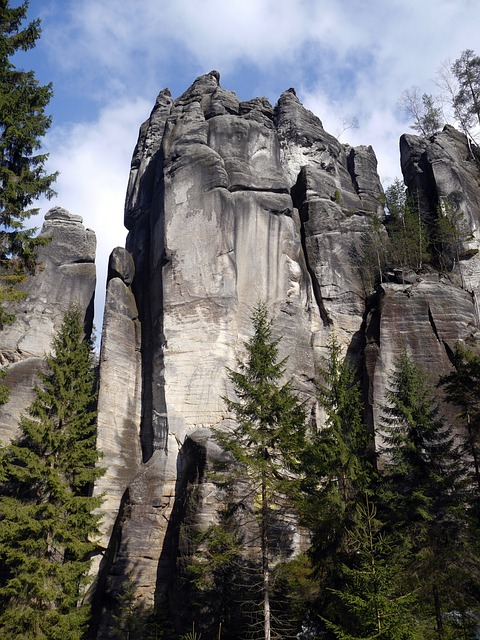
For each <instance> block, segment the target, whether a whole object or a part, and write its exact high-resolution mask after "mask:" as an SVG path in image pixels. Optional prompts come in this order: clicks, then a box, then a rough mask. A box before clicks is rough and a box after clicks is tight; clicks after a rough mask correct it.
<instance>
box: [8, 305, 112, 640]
mask: <svg viewBox="0 0 480 640" xmlns="http://www.w3.org/2000/svg"><path fill="white" fill-rule="evenodd" d="M46 365H47V370H46V372H44V373H42V372H40V373H39V378H40V384H39V385H38V386H37V387H36V388H35V399H34V401H33V402H32V404H31V405H30V407H29V409H28V411H27V414H26V415H24V416H23V417H22V418H21V421H20V434H19V436H18V438H17V439H16V440H15V441H13V442H12V443H11V444H10V445H9V446H7V447H6V450H5V451H4V474H5V479H4V482H3V484H2V494H3V495H2V496H1V497H0V563H1V578H0V628H1V629H2V638H5V640H9V639H11V640H13V639H18V638H28V639H29V640H34V639H37V638H38V639H40V638H42V639H43V638H47V639H49V640H50V639H51V640H57V639H58V640H60V639H62V640H67V639H68V640H77V639H80V638H82V636H83V634H84V632H85V627H86V624H87V622H88V616H89V607H88V605H86V604H84V603H83V601H82V597H83V595H84V590H85V587H86V585H87V582H88V580H87V573H88V570H89V566H90V557H91V554H92V552H93V551H94V549H95V544H94V543H93V542H92V537H94V536H95V534H96V533H97V528H98V523H99V517H98V516H97V515H94V514H93V511H94V509H96V508H97V507H98V506H99V505H100V503H101V499H99V498H94V497H92V496H91V487H92V483H93V482H94V480H95V479H96V478H98V477H99V476H100V475H101V473H102V470H100V469H99V468H98V467H97V466H96V463H97V461H98V459H99V454H98V452H97V450H96V424H95V412H94V410H93V408H92V404H93V403H94V400H95V390H94V387H95V381H94V370H93V357H92V350H91V345H90V343H89V341H87V340H86V339H85V338H84V336H83V323H82V322H81V318H80V313H79V311H78V309H72V310H70V311H69V312H68V313H67V314H66V315H65V318H64V321H63V324H62V326H61V329H60V330H59V332H58V334H57V335H56V337H55V338H54V341H53V352H52V353H51V354H50V355H48V356H47V357H46Z"/></svg>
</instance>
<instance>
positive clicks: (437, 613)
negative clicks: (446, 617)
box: [433, 587, 443, 640]
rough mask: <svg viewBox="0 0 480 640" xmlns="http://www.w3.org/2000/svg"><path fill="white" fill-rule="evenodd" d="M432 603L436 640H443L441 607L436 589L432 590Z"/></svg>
mask: <svg viewBox="0 0 480 640" xmlns="http://www.w3.org/2000/svg"><path fill="white" fill-rule="evenodd" d="M433 601H434V603H435V620H436V623H437V635H438V640H443V619H442V609H441V606H440V595H439V593H438V589H437V587H434V588H433Z"/></svg>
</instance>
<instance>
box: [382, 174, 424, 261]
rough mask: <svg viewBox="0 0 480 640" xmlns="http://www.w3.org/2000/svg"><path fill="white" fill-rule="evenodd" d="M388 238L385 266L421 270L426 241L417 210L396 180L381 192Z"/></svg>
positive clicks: (419, 213) (400, 183) (399, 181)
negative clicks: (383, 197) (386, 217)
mask: <svg viewBox="0 0 480 640" xmlns="http://www.w3.org/2000/svg"><path fill="white" fill-rule="evenodd" d="M385 199H386V208H387V210H388V219H387V225H386V226H387V231H388V235H389V238H390V246H389V258H388V260H389V262H390V264H391V266H393V267H403V268H410V269H415V270H418V269H421V268H422V267H423V265H424V263H425V262H428V261H429V260H430V250H429V239H428V232H427V228H426V226H425V224H424V223H423V221H422V218H421V212H420V210H419V207H418V206H415V203H414V202H413V200H412V198H411V197H409V196H408V194H407V192H406V190H405V186H404V184H403V182H402V181H401V180H399V179H398V178H397V179H396V180H394V182H393V183H392V184H391V185H390V186H389V187H388V189H387V190H386V192H385Z"/></svg>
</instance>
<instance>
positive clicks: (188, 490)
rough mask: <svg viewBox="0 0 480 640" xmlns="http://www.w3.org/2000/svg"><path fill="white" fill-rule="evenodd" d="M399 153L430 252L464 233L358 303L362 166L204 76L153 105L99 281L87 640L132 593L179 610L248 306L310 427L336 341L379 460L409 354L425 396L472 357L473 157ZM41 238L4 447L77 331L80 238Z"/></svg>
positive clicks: (275, 109)
mask: <svg viewBox="0 0 480 640" xmlns="http://www.w3.org/2000/svg"><path fill="white" fill-rule="evenodd" d="M400 151H401V162H402V170H403V172H404V176H405V181H406V184H407V185H408V187H409V191H410V193H411V194H412V196H414V198H415V202H416V203H417V205H418V211H419V215H421V216H422V217H423V219H424V221H425V222H426V224H427V225H428V226H429V228H430V231H431V233H432V234H433V233H434V231H433V230H434V228H435V225H436V220H437V218H438V216H439V215H441V212H442V207H443V208H444V207H446V206H453V205H454V206H455V208H456V209H455V210H456V211H458V212H459V213H461V214H462V216H463V218H464V220H465V224H466V227H467V231H468V232H467V233H465V234H464V238H463V239H462V242H461V246H460V247H459V248H458V251H457V254H456V256H454V259H452V260H451V262H450V264H449V265H447V266H446V267H445V268H443V269H442V271H441V272H440V271H438V270H436V269H435V268H434V266H432V265H430V266H429V267H428V268H426V269H423V270H421V271H420V270H419V271H417V272H410V273H398V272H395V271H392V274H391V277H390V278H386V279H383V281H382V282H381V283H379V286H378V287H377V288H376V289H375V290H374V289H373V288H370V289H369V288H368V287H366V286H365V283H364V281H363V280H362V278H361V273H360V270H359V265H358V263H356V262H355V261H354V260H352V255H353V254H354V253H355V249H356V248H358V247H359V246H360V245H361V243H362V240H363V238H364V234H366V233H367V234H368V233H370V229H371V225H372V219H373V220H374V221H375V222H376V224H377V226H378V225H379V226H380V227H382V225H383V223H384V215H385V214H384V205H383V202H384V195H383V191H382V186H381V184H380V181H379V178H378V175H377V171H376V158H375V154H374V151H373V149H372V148H371V147H368V146H361V147H356V148H352V147H349V146H348V145H344V144H341V143H340V142H339V141H338V140H336V139H335V138H334V137H332V136H331V135H330V134H328V133H327V132H326V131H325V130H324V128H323V125H322V123H321V121H320V120H319V119H318V118H317V117H316V116H315V115H314V114H312V113H311V112H309V111H308V110H306V109H305V108H304V107H303V106H302V105H301V103H300V102H299V100H298V99H297V97H296V95H295V91H294V90H293V89H289V90H287V91H285V92H284V93H283V94H282V95H281V96H280V98H279V100H278V103H277V104H276V105H275V106H272V105H270V104H269V102H268V101H267V100H266V99H265V98H255V99H252V100H249V101H246V102H242V101H240V100H239V99H238V98H237V96H236V95H235V94H234V93H233V92H231V91H228V90H226V89H223V88H222V87H221V86H220V83H219V74H218V73H217V72H215V71H212V72H211V73H209V74H206V75H204V76H201V77H200V78H198V79H197V80H196V81H195V82H194V83H193V85H192V86H191V87H190V88H189V89H188V90H187V91H186V92H185V93H184V94H183V95H182V96H180V97H179V98H178V99H176V100H174V99H173V98H172V96H171V95H170V92H169V91H168V90H167V89H166V90H164V91H162V92H161V93H160V94H159V96H158V98H157V100H156V103H155V106H154V108H153V111H152V113H151V115H150V118H149V119H148V120H147V121H146V122H145V123H144V124H143V125H142V126H141V128H140V133H139V138H138V143H137V146H136V148H135V150H134V154H133V158H132V165H131V172H130V179H129V184H128V190H127V197H126V204H125V226H126V227H127V229H128V230H129V234H128V238H127V243H126V248H125V249H123V248H117V249H115V250H114V251H113V253H112V255H111V259H110V264H109V272H108V278H107V294H106V304H105V314H104V322H103V331H102V344H101V350H100V364H99V398H98V446H99V448H100V449H101V450H102V452H103V453H104V458H103V460H102V462H101V464H102V466H104V467H106V469H107V472H106V474H105V475H104V476H103V477H102V478H101V479H100V480H99V482H98V484H97V486H96V487H95V491H96V493H97V494H102V495H104V497H105V502H104V504H103V507H102V509H101V512H102V515H103V523H102V536H101V540H100V545H101V553H99V555H98V557H97V558H96V564H95V571H96V572H97V573H98V578H97V581H96V596H95V606H96V612H97V614H98V615H97V618H98V620H99V626H98V629H97V637H98V638H108V637H110V632H109V629H108V626H109V611H110V610H111V609H112V608H114V607H115V603H116V602H118V596H119V594H120V593H121V592H122V589H123V588H124V587H125V586H126V585H127V584H129V583H132V584H134V585H135V587H136V590H137V593H136V595H137V596H138V597H139V602H142V603H143V604H144V606H145V607H146V608H148V607H150V606H152V605H153V603H154V601H155V600H157V601H158V600H159V599H160V598H161V597H162V594H165V593H168V594H169V597H170V600H171V602H174V604H175V608H176V610H177V613H178V612H181V610H182V602H181V594H180V593H179V592H178V590H176V589H175V584H174V580H173V577H174V574H175V567H176V563H177V562H178V561H179V560H181V555H182V554H183V553H188V544H187V545H186V544H185V540H184V539H183V538H182V531H183V528H184V527H185V525H186V524H188V526H192V527H194V528H199V529H202V528H205V527H206V526H208V524H210V523H211V522H212V521H213V520H214V518H215V508H216V494H215V489H214V486H213V484H212V483H211V479H210V477H209V473H208V471H209V467H210V465H211V463H212V460H214V459H215V458H216V457H218V456H219V455H221V452H220V451H219V449H218V447H217V445H216V444H215V442H214V441H213V440H212V438H211V429H212V427H216V428H218V427H220V428H221V427H222V425H227V424H228V420H229V416H228V415H227V413H226V410H225V405H224V402H223V400H222V396H225V395H231V392H232V389H231V386H230V383H229V381H228V378H227V375H226V367H233V368H234V367H235V366H236V362H237V359H238V358H240V359H241V358H242V356H243V343H244V341H245V340H246V339H247V338H248V337H249V336H250V332H251V326H250V324H251V323H250V316H251V312H252V309H253V307H254V306H255V305H256V303H257V302H259V301H265V302H266V303H267V304H268V307H269V309H270V313H271V315H272V317H273V318H274V332H275V335H276V336H279V337H281V338H282V340H281V343H280V348H281V355H282V356H287V355H288V358H289V359H288V375H289V376H291V377H292V378H293V381H294V386H295V388H296V390H297V391H298V393H299V394H301V395H302V397H304V398H306V399H307V401H308V402H309V406H311V408H312V416H311V419H312V420H315V419H318V420H321V416H319V415H318V409H317V408H316V406H315V385H314V380H315V378H316V376H317V375H318V368H319V364H320V362H321V358H322V356H323V355H324V353H325V345H326V344H327V341H328V338H329V336H330V335H331V333H332V332H334V333H335V334H336V336H337V337H338V338H339V339H340V341H341V342H342V344H343V345H344V347H345V349H346V350H348V355H349V357H350V359H351V361H352V362H353V363H354V364H355V366H356V367H357V369H358V373H359V376H361V379H362V383H363V389H364V395H365V401H366V406H367V417H368V420H369V424H370V427H371V429H372V438H373V439H375V438H376V439H377V441H378V434H377V433H376V426H377V424H378V412H379V409H378V407H379V405H380V404H381V403H382V402H383V399H384V394H385V388H386V385H387V378H388V374H389V372H390V371H391V367H392V365H393V363H394V361H395V359H396V358H397V357H398V355H399V354H400V353H401V352H402V351H403V350H404V349H407V351H408V352H409V353H410V355H411V356H412V357H413V358H414V359H415V360H416V361H417V362H418V363H419V364H420V365H421V366H422V367H423V368H424V369H425V370H426V372H427V373H428V374H429V375H430V377H431V380H432V382H436V380H437V378H438V375H439V374H441V373H444V372H446V371H448V370H449V368H450V367H451V363H450V356H451V353H452V350H453V348H454V345H455V343H456V341H457V340H463V341H473V342H477V341H478V338H479V336H478V327H479V314H478V306H477V298H478V295H479V287H480V264H479V261H480V254H479V252H478V247H479V243H480V231H479V224H480V187H479V178H480V171H479V166H478V162H479V157H478V155H477V156H476V157H475V155H474V153H475V150H472V149H471V148H470V147H469V146H468V144H467V142H466V139H465V137H464V136H463V135H461V134H459V133H458V132H457V131H455V130H454V129H452V128H451V127H446V128H445V129H444V131H443V132H441V133H439V134H437V135H435V136H434V137H432V138H431V139H429V140H425V139H423V138H419V137H416V136H410V135H409V136H403V137H402V139H401V143H400ZM472 151H473V152H472ZM452 203H453V204H452ZM383 231H384V230H383ZM42 233H43V234H47V235H49V236H51V237H52V241H51V242H50V243H49V244H47V245H46V246H45V247H43V248H42V249H41V250H40V254H39V258H40V263H39V269H38V272H37V274H36V276H35V277H34V278H31V279H30V280H29V281H28V283H27V285H26V291H27V293H28V295H27V298H26V300H25V301H24V302H22V303H21V304H19V305H18V307H17V309H16V313H17V320H16V322H15V324H14V325H12V326H11V327H8V328H7V329H5V330H4V331H3V333H2V344H1V356H2V362H3V363H9V364H10V368H9V374H8V378H7V382H8V384H9V385H10V386H11V387H12V389H13V392H12V399H11V401H10V402H9V403H8V404H7V405H6V406H5V407H3V412H2V417H1V425H0V428H1V429H2V432H1V434H0V435H1V437H2V439H3V440H5V441H6V440H8V439H9V438H10V437H11V436H12V435H13V434H14V432H15V426H16V421H17V418H18V415H19V414H20V412H21V411H22V410H23V409H24V408H25V406H26V405H27V404H28V402H29V401H30V398H31V393H32V379H33V377H34V372H35V370H36V369H37V368H38V366H40V364H41V358H42V357H43V355H44V353H45V352H46V351H48V350H49V348H50V342H51V338H52V335H53V333H54V331H55V329H56V328H57V327H58V325H59V323H60V321H61V318H62V316H63V313H64V312H65V310H66V308H67V307H68V306H69V304H70V303H71V302H76V303H78V304H80V306H81V307H82V308H83V309H85V313H86V318H87V320H88V321H89V322H91V311H92V306H91V300H92V296H93V287H94V265H93V254H94V236H93V233H92V232H90V231H88V230H85V229H84V227H83V225H82V224H81V220H80V219H79V218H78V217H77V216H72V215H70V214H68V212H65V211H64V210H59V209H56V210H52V211H51V212H49V214H47V216H46V221H45V225H44V228H43V230H42ZM393 266H394V265H393ZM377 443H378V442H377Z"/></svg>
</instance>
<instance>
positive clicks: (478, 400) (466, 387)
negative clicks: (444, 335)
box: [439, 343, 480, 501]
mask: <svg viewBox="0 0 480 640" xmlns="http://www.w3.org/2000/svg"><path fill="white" fill-rule="evenodd" d="M453 362H454V367H455V368H454V370H453V371H451V372H450V373H449V374H447V375H445V376H442V377H441V378H440V380H439V386H441V387H443V388H444V390H445V392H446V400H447V402H450V403H452V404H454V405H456V406H457V407H458V409H459V414H458V417H459V418H460V419H461V420H462V422H463V425H464V427H465V435H464V436H463V437H462V449H463V451H464V453H465V454H466V456H467V459H469V460H471V461H472V474H471V476H472V485H473V487H474V493H475V496H476V500H475V501H480V355H479V354H478V353H475V352H473V351H472V350H471V349H467V348H466V347H465V346H463V345H461V344H460V343H458V344H456V345H455V351H454V354H453Z"/></svg>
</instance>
